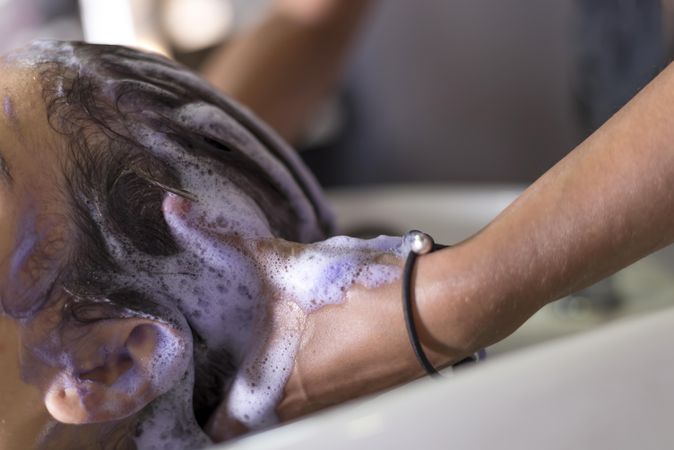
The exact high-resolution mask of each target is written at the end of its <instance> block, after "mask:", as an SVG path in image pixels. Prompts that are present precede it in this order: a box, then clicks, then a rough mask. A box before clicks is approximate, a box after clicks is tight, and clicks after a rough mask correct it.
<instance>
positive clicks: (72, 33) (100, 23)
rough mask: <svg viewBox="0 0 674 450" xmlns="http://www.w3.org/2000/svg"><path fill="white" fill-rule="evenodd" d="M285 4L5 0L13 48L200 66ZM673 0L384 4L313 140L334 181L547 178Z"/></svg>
mask: <svg viewBox="0 0 674 450" xmlns="http://www.w3.org/2000/svg"><path fill="white" fill-rule="evenodd" d="M272 1H273V0H115V1H106V0H79V1H78V0H0V30H1V31H0V50H7V49H10V48H12V47H16V46H19V45H22V44H24V43H25V42H27V41H30V40H32V39H35V38H59V39H86V40H88V41H92V42H100V43H117V44H126V45H132V46H137V47H143V48H148V49H151V50H155V51H160V52H163V53H165V54H167V55H171V56H173V57H175V58H176V59H178V60H179V61H181V62H184V63H185V64H187V65H189V66H191V67H193V68H195V69H198V68H199V66H200V64H201V63H202V62H203V61H204V59H205V58H206V57H207V56H208V55H209V54H210V52H212V51H213V50H214V49H216V48H218V47H221V46H226V45H227V43H228V41H230V40H231V39H232V37H233V36H236V35H237V33H240V32H241V31H242V30H244V29H246V28H247V27H250V26H252V25H254V24H255V23H256V22H257V21H260V20H262V17H263V16H264V14H265V11H266V9H267V7H268V5H269V4H270V3H271V2H272ZM668 1H669V0H557V1H554V2H553V1H547V2H541V1H537V0H508V1H505V2H504V1H494V0H416V1H414V2H409V1H406V0H384V1H380V2H378V3H377V4H376V5H375V7H374V8H372V10H371V11H370V15H369V18H368V20H367V21H366V23H365V26H364V27H363V29H362V32H361V34H360V37H359V39H358V40H357V43H356V45H355V49H354V51H353V52H352V55H351V57H350V60H349V63H348V65H347V71H346V76H345V77H344V80H343V82H342V84H341V89H340V91H339V93H338V94H337V95H335V98H333V99H332V100H331V101H329V102H327V104H326V106H325V108H324V111H323V112H322V114H320V115H319V116H320V117H319V118H318V119H317V120H316V123H315V124H313V126H312V127H311V128H312V129H310V130H308V131H307V138H306V139H304V140H303V141H302V142H303V144H302V145H301V147H303V148H305V149H310V150H311V151H310V152H305V153H304V157H305V159H306V160H307V162H308V163H309V164H310V166H311V167H312V168H313V169H314V171H315V172H316V173H317V174H318V176H319V178H320V180H321V181H322V182H323V184H324V185H329V186H339V185H354V184H373V183H382V182H387V183H391V182H395V183H398V182H419V181H423V182H457V181H458V182H471V183H475V182H497V183H498V182H519V183H528V182H531V181H533V180H534V179H535V178H537V177H538V176H539V175H541V174H542V173H543V172H544V171H545V170H546V169H547V168H549V167H550V166H551V165H552V164H554V163H555V162H556V161H558V160H559V159H560V158H561V157H562V156H564V155H565V154H566V153H567V152H568V151H569V150H571V149H572V148H573V147H574V146H575V145H576V144H578V143H579V142H580V141H581V140H583V139H584V138H585V137H586V136H587V135H588V134H589V133H591V132H592V131H593V130H594V129H596V128H597V127H598V126H599V125H600V124H601V123H603V122H604V121H605V120H606V119H607V118H608V117H610V115H611V114H612V113H613V112H615V111H616V110H617V109H618V108H619V107H620V106H622V105H623V104H624V103H625V102H626V101H627V100H628V99H629V98H631V97H632V96H633V95H634V94H635V93H636V92H637V91H638V90H639V89H640V88H641V87H642V86H644V85H645V84H646V83H647V82H648V81H649V80H650V79H651V78H652V77H653V76H654V75H655V74H656V73H658V71H659V70H661V69H662V68H663V67H664V65H665V64H666V62H667V61H669V58H670V53H671V43H672V39H670V37H671V29H670V28H671V26H670V24H669V22H670V21H669V20H668V17H669V16H671V14H667V12H668V11H669V4H668Z"/></svg>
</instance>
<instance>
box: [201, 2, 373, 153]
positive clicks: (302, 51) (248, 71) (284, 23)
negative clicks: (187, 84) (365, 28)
mask: <svg viewBox="0 0 674 450" xmlns="http://www.w3.org/2000/svg"><path fill="white" fill-rule="evenodd" d="M371 3H372V0H348V1H343V0H308V1H307V0H277V1H276V2H275V3H274V4H273V6H272V8H271V11H269V14H268V16H267V17H266V19H265V20H264V21H263V22H262V23H261V24H260V25H258V26H257V27H255V28H253V29H251V30H249V31H247V32H245V33H243V34H242V35H241V36H239V37H237V38H235V40H234V42H232V43H231V44H230V45H227V46H226V47H224V48H223V49H222V50H220V51H219V52H216V55H215V56H214V57H213V58H211V60H210V61H208V62H207V63H206V65H205V66H204V68H203V71H202V72H203V75H204V77H205V78H206V79H207V80H209V81H210V82H211V83H213V84H214V85H215V86H216V87H218V88H220V89H221V90H222V91H223V92H225V93H227V94H229V95H231V96H232V97H234V98H235V99H237V100H239V101H240V102H241V103H243V104H245V105H247V106H248V107H250V108H251V109H252V110H253V111H255V112H256V113H257V114H258V115H259V116H260V117H261V118H262V119H263V120H264V121H266V122H267V123H268V124H270V125H271V126H272V127H273V128H274V129H276V130H277V131H278V132H279V133H280V134H281V135H282V136H283V137H284V138H286V139H287V140H290V141H293V140H296V139H297V138H298V135H299V134H300V133H301V132H302V131H303V127H304V126H306V123H307V121H308V119H309V118H310V117H311V115H312V114H313V113H314V112H315V110H316V108H317V107H318V106H320V103H321V101H322V100H324V98H325V96H326V95H327V94H328V93H329V92H330V90H331V89H332V88H334V85H335V84H336V82H337V80H338V78H339V75H340V68H341V67H342V65H343V62H344V59H345V56H346V54H347V51H348V49H349V47H350V43H351V41H352V38H353V36H354V35H355V31H356V30H357V29H358V25H359V24H360V22H361V19H362V17H363V16H364V13H365V11H366V10H367V8H368V6H369V5H370V4H371Z"/></svg>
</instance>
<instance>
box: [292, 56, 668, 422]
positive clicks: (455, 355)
mask: <svg viewBox="0 0 674 450" xmlns="http://www.w3.org/2000/svg"><path fill="white" fill-rule="evenodd" d="M672 241H674V66H670V67H669V68H667V69H666V70H665V71H664V72H663V73H662V74H661V75H660V76H659V77H658V78H657V79H656V80H654V81H653V82H652V83H651V84H650V85H649V86H647V87H646V88H645V89H644V90H643V91H642V92H641V93H640V94H639V95H638V96H637V97H636V98H635V99H634V100H633V101H632V102H630V103H629V104H628V105H627V106H626V107H625V108H623V109H622V110H621V111H620V112H619V113H618V114H617V115H616V116H614V117H613V118H612V119H611V120H610V121H609V122H607V123H606V124H605V125H604V126H603V127H602V128H601V129H600V130H598V131H597V132H596V133H595V134H594V135H593V136H591V137H590V138H589V139H587V140H586V141H585V142H584V143H582V144H581V145H580V146H579V147H578V148H576V149H575V150H574V151H573V152H571V153H570V154H569V155H568V156H567V157H566V158H564V159H563V160H562V161H561V162H559V163H558V164H557V165H555V166H554V167H553V168H552V169H551V170H550V171H548V172H547V173H546V174H545V175H543V176H542V177H541V178H540V179H539V180H538V181H536V182H535V183H534V184H533V185H532V186H531V187H530V188H529V189H527V190H526V191H525V193H524V194H523V195H522V196H521V197H520V198H519V199H518V200H516V201H515V202H514V203H513V204H512V205H511V206H510V207H509V208H507V210H505V211H504V212H503V213H502V214H501V215H500V216H499V217H497V218H496V219H495V220H494V221H493V222H492V223H491V224H490V225H489V226H488V227H486V228H485V229H484V230H482V231H481V232H480V233H478V234H477V235H475V236H474V237H472V238H471V239H469V240H467V241H465V242H463V243H461V244H460V245H458V246H456V247H453V248H450V249H447V250H443V251H439V252H436V253H433V254H430V255H426V256H424V257H422V258H420V259H419V263H418V265H417V270H416V275H415V289H416V291H415V295H416V305H417V308H418V312H417V318H418V325H419V327H420V328H421V330H422V342H423V343H424V345H425V346H426V347H427V350H428V352H429V353H430V355H431V357H432V359H433V360H434V362H435V363H436V364H437V365H447V364H449V363H451V362H453V361H456V360H457V359H459V358H460V357H462V356H464V355H466V354H468V353H470V352H472V351H474V350H476V349H478V348H480V347H483V346H487V345H489V344H492V343H494V342H496V341H498V340H499V339H502V338H504V337H505V336H507V335H509V334H510V333H512V332H513V331H514V330H515V329H516V328H517V327H519V326H520V325H521V324H522V323H523V322H524V321H525V320H526V319H527V318H529V317H530V316H531V315H532V314H533V313H534V312H535V311H537V310H538V309H539V308H540V307H542V306H543V305H544V304H546V303H547V302H549V301H552V300H554V299H556V298H559V297H561V296H563V295H565V294H568V293H570V292H573V291H575V290H577V289H580V288H582V287H584V286H587V285H589V284H591V283H592V282H594V281H596V280H598V279H600V278H602V277H605V276H607V275H609V274H611V273H613V272H615V271H616V270H618V269H620V268H622V267H624V266H626V265H628V264H630V263H631V262H633V261H635V260H637V259H639V258H641V257H643V256H645V255H647V254H648V253H650V252H653V251H655V250H656V249H658V248H661V247H663V246H665V245H667V244H669V243H671V242H672ZM309 322H310V323H309V326H308V328H307V332H306V335H305V339H304V342H303V347H302V351H301V352H300V354H299V355H298V358H297V362H296V367H295V372H294V373H293V376H292V377H291V379H290V381H289V383H288V384H287V387H286V398H285V400H284V402H283V403H282V404H281V405H280V407H279V412H280V414H281V415H282V416H284V417H295V416H298V415H301V414H304V413H305V412H307V411H308V410H311V409H318V408H320V407H322V406H326V405H328V404H330V403H336V402H338V401H343V400H345V399H348V398H353V397H355V396H358V395H362V394H366V393H370V392H374V391H376V390H379V389H382V388H386V387H390V386H393V385H395V384H397V383H399V382H401V381H404V380H409V379H411V378H414V377H416V376H420V375H421V370H420V369H419V367H418V364H417V363H416V361H415V359H414V356H413V354H412V351H411V349H410V347H409V344H408V341H407V336H406V333H405V327H404V324H403V319H402V310H401V307H400V284H399V283H394V284H391V285H388V286H385V287H382V288H379V289H376V290H373V291H368V290H365V289H363V288H356V289H354V290H352V291H351V292H350V293H349V297H348V300H347V302H345V304H344V305H340V306H336V307H334V308H331V309H327V308H326V309H325V310H323V311H319V312H318V313H317V314H315V315H313V316H311V317H309ZM326 380H329V383H326Z"/></svg>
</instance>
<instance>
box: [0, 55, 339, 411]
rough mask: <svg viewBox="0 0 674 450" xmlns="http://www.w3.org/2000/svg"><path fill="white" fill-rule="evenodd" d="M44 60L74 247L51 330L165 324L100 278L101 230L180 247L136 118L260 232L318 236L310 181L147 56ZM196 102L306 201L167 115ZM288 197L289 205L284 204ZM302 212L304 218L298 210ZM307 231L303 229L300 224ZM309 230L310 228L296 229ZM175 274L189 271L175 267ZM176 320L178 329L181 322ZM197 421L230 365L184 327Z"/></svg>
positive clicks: (214, 139)
mask: <svg viewBox="0 0 674 450" xmlns="http://www.w3.org/2000/svg"><path fill="white" fill-rule="evenodd" d="M39 45H40V46H41V47H40V48H41V49H42V50H41V51H42V52H43V53H44V54H45V56H44V57H42V58H40V62H39V63H38V65H37V69H38V73H39V80H40V82H41V85H42V88H43V98H44V101H45V104H46V107H47V108H46V110H47V115H48V120H49V124H50V125H51V127H52V128H53V129H54V130H55V131H56V132H58V133H59V134H60V135H62V136H63V141H64V142H65V143H66V145H67V148H68V158H65V159H64V163H63V164H64V166H63V171H64V173H65V174H66V180H67V192H65V193H64V197H65V198H66V199H68V201H69V203H70V208H71V214H70V216H69V220H70V221H71V222H72V229H73V230H75V232H74V234H75V237H76V240H77V242H76V247H75V248H74V249H72V250H71V251H70V256H69V257H68V260H67V261H66V263H65V264H64V266H63V270H62V271H61V274H60V275H59V277H58V279H57V280H55V281H54V283H53V284H54V285H58V286H60V287H62V291H63V292H64V293H65V294H66V296H67V300H66V303H65V307H64V308H63V321H62V324H60V325H59V326H61V327H66V326H77V325H78V324H84V323H91V322H94V321H98V320H104V319H110V318H117V317H121V316H122V315H123V316H128V315H133V314H135V313H138V314H143V315H144V316H147V315H152V316H155V317H157V318H158V319H163V320H169V319H166V317H165V314H163V310H162V307H161V306H159V304H158V303H157V302H154V301H153V299H151V298H149V297H148V296H147V295H145V294H143V293H141V292H137V291H135V290H134V289H133V288H130V287H129V286H117V285H115V284H114V283H111V282H110V275H111V274H117V273H123V272H124V270H125V268H124V261H119V260H117V258H116V257H115V256H114V255H113V254H112V253H111V252H110V250H109V248H108V245H107V243H106V242H107V241H106V237H107V236H106V234H112V235H114V236H115V238H116V239H117V240H120V241H123V242H125V243H126V244H127V245H128V246H129V247H130V248H131V249H132V250H133V252H136V253H138V254H140V255H144V256H148V257H163V256H170V255H174V254H177V253H179V252H180V251H181V249H180V247H179V245H178V244H177V243H176V242H175V240H174V239H173V237H172V236H171V233H170V231H169V229H168V226H167V224H166V222H165V220H164V217H163V214H162V201H163V199H164V197H165V196H166V194H167V192H172V193H174V194H176V195H180V196H184V197H188V198H189V197H191V195H192V194H191V193H190V192H187V191H186V190H185V188H184V187H183V185H182V180H181V173H180V170H179V169H178V168H177V167H176V166H175V164H173V162H172V161H171V160H170V159H167V158H162V157H161V156H160V155H157V154H156V152H153V151H152V149H150V148H148V146H147V145H146V144H145V143H144V142H143V141H142V140H140V139H138V137H137V135H136V134H135V133H134V132H133V130H132V128H133V127H134V126H135V125H136V124H139V123H141V124H142V125H143V126H144V127H146V128H147V129H149V130H152V132H153V133H158V134H160V135H161V136H163V137H164V138H165V139H168V140H169V141H170V142H172V143H174V144H176V145H177V146H179V147H180V148H181V149H183V150H184V152H186V153H190V154H192V155H196V156H199V157H200V158H203V159H205V160H207V161H211V162H212V164H213V166H214V167H215V168H218V167H219V168H221V169H222V168H229V169H233V170H234V171H235V172H236V173H237V174H238V175H237V177H236V178H235V179H233V180H232V181H233V182H235V183H240V184H241V186H240V187H241V188H243V189H245V190H246V192H247V193H248V195H249V196H250V197H251V198H252V199H253V200H254V201H255V202H256V203H257V204H258V205H259V206H260V209H261V210H262V211H263V212H265V214H266V215H267V219H268V222H269V224H270V227H271V229H272V232H273V233H274V234H275V235H277V236H279V237H282V238H285V239H288V240H296V241H298V240H303V241H306V240H313V239H318V238H322V237H324V236H325V235H326V234H327V233H328V232H329V230H330V214H329V212H328V211H327V209H326V208H325V206H324V204H323V203H322V201H321V198H320V193H319V191H318V189H317V187H316V186H315V182H314V181H313V179H312V178H311V177H308V176H307V175H306V173H305V172H304V169H303V168H302V166H301V164H300V163H299V162H298V160H297V159H296V157H294V155H292V153H291V152H290V151H289V150H288V149H287V147H286V146H285V144H283V143H282V142H281V141H280V140H279V138H277V137H276V135H275V134H274V133H272V132H270V130H269V129H267V128H266V127H265V126H264V125H262V124H260V123H259V122H258V121H257V120H256V119H254V118H253V117H252V116H251V115H250V114H249V113H248V112H246V111H245V110H244V109H242V108H241V107H239V106H237V105H236V104H234V103H233V102H231V101H230V100H228V99H227V98H225V97H224V96H223V95H221V94H220V93H218V92H216V91H215V90H214V89H212V88H211V87H209V86H208V85H207V84H206V83H205V82H203V81H201V80H200V79H198V78H197V77H196V76H194V75H192V74H190V73H188V72H186V70H185V69H184V68H182V67H180V66H179V65H177V64H176V63H174V62H172V61H170V60H168V59H165V58H163V57H160V56H157V55H149V54H146V53H142V52H140V51H136V50H132V49H128V48H123V47H116V46H103V45H91V44H84V43H49V44H48V45H47V46H45V45H44V44H39ZM194 103H199V104H206V105H209V106H212V107H214V108H217V109H218V110H220V111H223V112H224V113H226V114H227V115H229V116H230V117H233V118H234V119H235V120H236V121H237V122H238V123H239V124H241V125H242V126H243V127H244V128H245V129H246V130H247V131H248V132H250V133H251V134H252V135H253V136H254V137H255V138H256V139H257V140H258V141H259V142H260V143H261V144H262V145H263V146H264V147H265V148H266V149H267V150H268V151H269V153H270V154H271V155H272V156H273V157H274V158H276V160H277V161H278V162H280V163H281V164H282V165H283V166H284V167H285V168H286V169H287V170H288V173H289V174H290V176H291V177H292V178H293V183H294V185H295V186H297V187H298V188H299V190H300V191H301V192H303V194H304V196H305V197H306V200H305V203H306V205H307V208H305V209H302V208H300V207H298V206H297V204H296V200H293V199H291V194H290V193H289V192H288V190H287V188H286V187H284V183H283V182H281V181H280V180H279V179H278V178H275V177H277V175H274V174H270V173H269V171H267V170H265V169H264V168H263V167H262V165H261V164H260V163H259V161H256V160H255V158H252V157H250V155H249V154H247V153H246V152H245V151H242V149H241V148H237V145H236V142H232V141H231V140H230V139H228V136H226V135H224V134H223V133H222V132H218V126H217V124H213V125H212V126H211V127H210V130H211V131H213V132H212V133H211V132H209V133H204V132H201V131H200V130H195V129H194V128H190V127H188V126H186V125H185V124H184V123H181V122H179V121H178V120H176V117H175V115H174V114H171V113H172V112H174V111H177V110H179V109H180V108H182V107H184V106H185V105H189V104H194ZM293 202H295V203H293ZM307 211H308V212H307ZM307 225H309V227H308V228H307ZM302 229H304V230H307V229H309V230H310V232H309V233H307V232H306V231H305V232H301V231H300V230H302ZM186 270H189V268H187V269H186ZM48 301H49V294H47V295H45V296H44V301H42V302H37V303H35V302H34V303H32V304H29V305H27V304H23V305H21V306H20V307H18V306H12V307H8V305H4V307H5V308H4V309H5V312H7V313H8V314H10V315H12V316H14V317H17V318H25V317H30V316H31V315H33V314H34V313H35V312H36V311H38V310H39V309H40V308H42V307H44V305H45V304H46V303H47V302H48ZM187 319H188V322H189V318H187ZM193 334H194V338H195V339H194V351H195V366H196V385H197V386H196V387H195V399H194V407H195V412H196V414H197V418H198V420H203V419H204V417H205V413H206V412H207V411H210V410H211V409H212V408H213V407H214V404H213V402H214V401H217V399H218V397H219V395H220V393H219V392H218V393H216V394H217V395H213V394H214V392H213V391H214V390H220V389H222V383H223V380H224V379H225V378H226V377H227V375H228V374H229V373H231V371H232V370H233V367H232V365H231V363H230V358H228V357H227V355H223V354H222V351H218V350H209V349H206V347H205V345H203V340H202V339H201V338H200V336H199V335H198V333H196V331H194V329H193Z"/></svg>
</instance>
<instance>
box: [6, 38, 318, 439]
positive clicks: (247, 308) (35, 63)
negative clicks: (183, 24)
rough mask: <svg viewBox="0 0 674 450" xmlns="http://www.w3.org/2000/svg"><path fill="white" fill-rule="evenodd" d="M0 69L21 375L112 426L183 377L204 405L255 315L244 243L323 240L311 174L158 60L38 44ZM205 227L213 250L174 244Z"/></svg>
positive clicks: (72, 416)
mask: <svg viewBox="0 0 674 450" xmlns="http://www.w3.org/2000/svg"><path fill="white" fill-rule="evenodd" d="M0 72H2V74H1V75H0V79H1V80H3V81H2V82H0V94H1V95H2V103H3V111H2V113H1V114H0V115H1V116H2V120H0V155H2V160H0V230H1V233H0V305H1V307H2V311H3V313H4V314H5V315H6V316H8V317H10V318H11V319H12V320H15V321H16V322H17V323H18V324H19V327H18V328H19V330H20V334H21V345H22V355H21V359H22V377H23V378H24V380H25V381H27V382H28V383H30V384H32V385H35V386H37V387H38V388H39V389H40V390H41V391H42V393H43V394H44V398H45V402H46V406H47V408H48V409H49V411H50V412H51V413H52V415H54V416H55V417H56V418H57V419H59V420H60V421H62V422H67V423H79V424H83V423H92V422H108V421H117V420H122V419H125V418H127V417H129V416H131V415H133V414H135V413H137V412H138V411H141V410H144V408H145V407H146V406H147V405H149V404H151V403H152V402H153V400H155V399H156V398H157V397H158V396H160V395H162V394H164V393H166V392H167V391H169V390H171V389H174V388H175V386H177V385H180V384H181V383H182V384H186V385H188V386H190V392H189V393H185V394H184V395H183V396H181V397H180V398H181V399H183V400H185V401H188V402H191V395H192V392H191V384H190V383H191V381H190V380H191V378H192V377H196V386H195V393H196V394H197V397H196V398H195V409H196V410H197V415H199V413H200V410H202V409H203V410H209V409H210V408H212V404H211V403H212V402H213V401H214V400H215V401H217V397H213V396H209V395H206V394H210V393H211V392H210V390H212V389H218V390H219V389H220V388H221V385H222V382H223V379H224V378H225V377H226V375H227V372H228V371H230V370H231V369H232V367H233V366H235V365H236V364H237V361H239V359H240V356H241V355H240V354H238V353H239V352H241V351H242V349H240V348H237V346H239V345H240V344H242V343H243V342H244V339H243V338H242V337H241V336H242V335H245V333H246V332H250V328H251V321H252V320H253V319H252V318H253V316H254V314H253V311H254V310H255V309H256V308H257V309H259V308H261V306H260V305H259V304H257V303H256V302H255V297H256V293H257V291H258V290H260V289H262V287H261V286H260V285H259V284H257V283H256V281H255V277H256V270H257V267H256V264H255V258H254V256H251V254H250V248H248V247H246V243H247V242H248V241H250V240H255V239H258V238H267V237H281V238H284V239H289V240H297V241H311V240H315V239H318V238H320V237H323V236H324V235H325V234H326V232H327V228H328V227H329V221H330V217H329V213H328V212H327V210H326V209H325V207H324V205H323V203H322V201H321V197H320V192H319V191H318V188H317V187H316V185H315V183H314V182H313V180H312V178H311V177H310V176H309V175H308V174H307V173H306V171H305V170H304V169H303V167H302V166H301V164H300V163H299V162H298V161H297V158H296V157H295V156H294V155H293V154H292V153H291V151H289V150H288V149H287V148H286V147H285V146H284V145H283V144H282V143H281V142H279V141H278V139H277V138H275V137H274V135H273V134H272V133H270V132H269V131H268V130H267V129H266V128H265V127H264V126H262V125H260V124H259V123H258V122H257V121H256V120H255V119H254V118H252V117H251V116H250V115H249V114H248V113H246V112H245V111H243V110H242V109H241V108H240V107H238V106H236V105H234V104H233V103H232V102H230V101H229V100H227V99H225V98H223V97H222V96H220V95H219V94H217V93H216V92H214V91H213V90H212V89H211V88H209V87H208V86H207V85H205V84H204V83H203V82H202V81H201V80H200V79H198V78H197V77H196V76H194V75H192V74H191V73H190V72H188V71H186V70H184V69H182V68H180V67H179V66H177V65H176V64H174V63H172V62H170V61H168V60H166V59H164V58H161V57H158V56H153V55H147V54H144V53H140V52H137V51H134V50H130V49H126V48H120V47H109V46H94V45H87V44H80V43H53V42H47V43H38V44H35V45H33V46H31V47H28V48H26V49H23V50H21V51H19V52H16V53H14V54H11V55H8V56H6V57H5V58H4V59H3V60H2V64H1V66H0ZM216 231H217V233H218V236H219V239H222V236H225V237H226V239H229V240H230V241H231V244H232V245H231V246H230V250H228V251H229V253H228V254H227V255H213V254H209V253H208V252H207V251H205V250H206V249H203V250H204V251H199V248H198V244H195V245H196V246H195V245H192V247H190V249H191V250H192V251H191V252H187V251H185V246H188V245H191V242H192V241H190V239H189V236H188V235H191V234H192V232H194V233H198V234H200V235H202V236H209V235H210V234H211V233H214V232H216ZM214 261H215V262H214ZM217 261H223V264H225V262H224V261H228V262H229V263H230V264H234V265H230V266H226V267H225V266H223V267H220V269H224V268H228V269H230V270H229V271H225V270H217V267H215V266H214V264H215V265H216V266H217V264H218V263H217ZM234 261H235V263H233V262H234ZM223 272H224V273H225V275H223ZM223 328H230V329H224V330H223ZM232 328H235V329H232ZM190 411H191V409H190ZM134 426H135V425H134ZM185 426H187V425H185Z"/></svg>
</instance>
